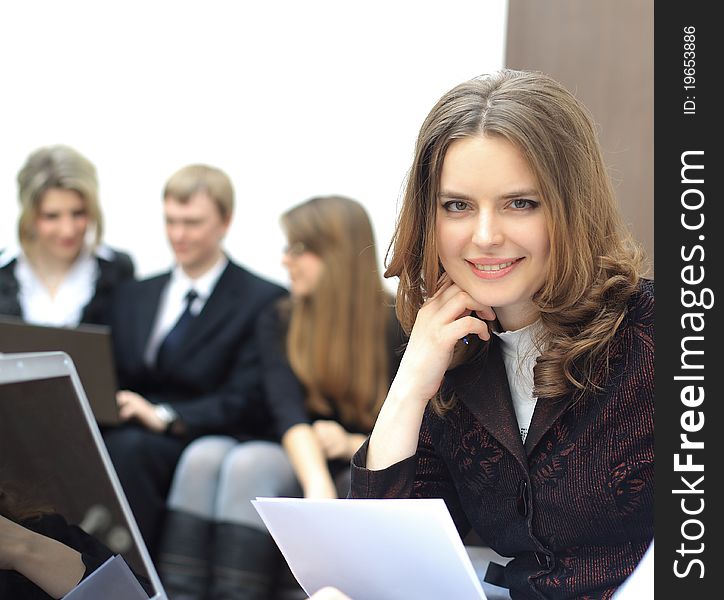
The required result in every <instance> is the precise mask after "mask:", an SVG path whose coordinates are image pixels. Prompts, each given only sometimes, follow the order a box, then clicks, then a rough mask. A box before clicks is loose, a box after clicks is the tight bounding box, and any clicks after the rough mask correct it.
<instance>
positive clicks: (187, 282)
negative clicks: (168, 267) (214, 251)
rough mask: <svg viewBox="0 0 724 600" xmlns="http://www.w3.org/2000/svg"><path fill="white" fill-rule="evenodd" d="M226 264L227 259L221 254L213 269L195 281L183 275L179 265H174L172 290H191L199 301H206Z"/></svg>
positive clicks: (227, 262)
mask: <svg viewBox="0 0 724 600" xmlns="http://www.w3.org/2000/svg"><path fill="white" fill-rule="evenodd" d="M228 264H229V259H228V258H226V256H225V255H223V254H222V256H221V258H220V259H219V260H218V261H217V263H216V264H215V265H214V266H213V267H211V268H210V269H209V270H208V271H206V273H204V274H203V275H202V276H201V277H197V278H196V279H192V278H191V277H189V276H188V275H187V274H186V273H184V270H183V269H182V268H181V266H180V265H176V266H175V267H174V269H173V271H172V272H171V285H172V286H173V287H174V288H181V289H184V290H187V291H188V290H190V289H193V290H195V291H196V293H197V294H198V296H199V299H200V300H202V301H206V300H207V299H208V297H209V296H210V295H211V292H212V291H213V290H214V287H215V286H216V283H217V282H218V280H219V277H221V274H222V273H223V272H224V269H226V265H228Z"/></svg>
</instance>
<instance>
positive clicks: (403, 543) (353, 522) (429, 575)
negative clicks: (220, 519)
mask: <svg viewBox="0 0 724 600" xmlns="http://www.w3.org/2000/svg"><path fill="white" fill-rule="evenodd" d="M252 504H253V505H254V507H255V508H256V510H257V511H258V512H259V515H260V516H261V518H262V519H263V521H264V523H265V524H266V526H267V528H268V529H269V532H270V533H271V535H272V536H273V537H274V540H275V541H276V543H277V545H278V546H279V548H280V549H281V551H282V554H283V555H284V558H285V559H286V560H287V563H288V564H289V566H290V568H291V570H292V573H293V574H294V576H295V577H296V578H297V581H299V583H300V585H301V586H302V587H303V588H304V590H305V591H306V592H307V593H308V594H310V595H311V594H312V593H314V592H316V591H317V590H319V589H320V588H322V587H324V586H328V585H331V586H334V587H336V588H338V589H340V590H341V591H343V592H344V593H345V594H347V595H348V596H350V597H351V598H352V599H353V600H410V598H415V600H441V599H447V598H455V600H485V593H484V592H483V589H482V587H481V585H480V582H479V581H478V578H477V577H476V575H475V571H474V569H473V566H472V564H471V563H470V559H469V558H468V555H467V553H466V551H465V547H464V546H463V543H462V540H461V539H460V536H459V535H458V532H457V530H456V529H455V525H454V524H453V521H452V518H451V517H450V513H449V512H448V510H447V507H446V506H445V503H444V502H443V501H442V500H440V499H415V500H306V499H300V498H257V499H256V501H252Z"/></svg>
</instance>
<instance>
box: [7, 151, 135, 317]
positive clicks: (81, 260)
mask: <svg viewBox="0 0 724 600" xmlns="http://www.w3.org/2000/svg"><path fill="white" fill-rule="evenodd" d="M18 195H19V199H20V206H21V210H20V218H19V222H18V239H19V242H20V244H19V247H17V248H5V249H4V250H3V251H2V252H0V314H2V315H10V316H15V317H20V318H21V319H23V320H25V321H28V322H30V323H38V324H45V325H56V326H67V327H75V326H77V325H78V324H79V323H93V324H107V323H108V320H109V302H110V297H111V294H112V292H113V289H114V288H115V287H116V285H117V284H119V283H120V282H122V281H125V280H128V279H132V278H133V273H134V268H133V263H132V262H131V259H130V257H129V256H128V255H127V254H124V253H122V252H118V251H116V250H112V249H111V248H109V247H108V246H104V245H101V238H102V233H103V218H102V216H101V209H100V205H99V203H98V180H97V177H96V170H95V167H94V166H93V164H92V163H91V162H90V161H89V160H88V159H87V158H85V157H84V156H82V155H81V154H80V153H78V152H77V151H76V150H74V149H73V148H70V147H68V146H47V147H44V148H40V149H38V150H36V151H35V152H33V153H32V154H31V155H30V156H29V157H28V159H27V161H26V162H25V165H23V167H22V169H21V170H20V172H19V173H18Z"/></svg>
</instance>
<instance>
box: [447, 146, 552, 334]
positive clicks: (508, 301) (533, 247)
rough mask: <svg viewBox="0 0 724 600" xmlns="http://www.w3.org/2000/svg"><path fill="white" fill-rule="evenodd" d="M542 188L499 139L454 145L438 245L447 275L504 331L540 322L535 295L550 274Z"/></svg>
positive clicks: (514, 150)
mask: <svg viewBox="0 0 724 600" xmlns="http://www.w3.org/2000/svg"><path fill="white" fill-rule="evenodd" d="M543 201H544V199H543V198H542V197H541V194H540V190H539V185H538V182H537V180H536V177H535V176H534V175H533V172H532V171H531V169H530V167H529V166H528V164H527V162H526V160H525V159H524V158H523V156H522V154H521V153H520V151H519V150H518V149H517V148H516V147H515V146H514V145H513V144H511V143H510V142H508V141H507V140H505V139H504V138H502V137H499V136H486V135H481V136H475V137H467V138H463V139H459V140H456V141H454V142H453V143H452V144H451V145H450V147H449V148H448V150H447V152H446V153H445V159H444V161H443V165H442V172H441V176H440V190H439V195H438V198H437V218H436V240H437V249H438V253H439V256H440V261H441V262H442V265H443V268H444V269H445V271H446V272H447V273H448V275H449V276H450V277H451V279H452V280H453V281H454V282H455V283H456V284H457V285H458V286H460V287H461V288H462V289H463V290H465V291H466V292H468V293H469V294H470V295H471V296H472V297H473V298H475V299H476V300H477V301H478V302H481V303H483V304H487V305H489V306H492V307H493V308H494V310H495V313H496V315H497V316H498V320H499V321H500V323H501V325H503V327H504V328H505V329H509V330H514V329H520V328H521V327H524V326H525V325H529V324H530V323H532V322H533V321H535V320H536V319H537V318H538V309H537V308H536V306H535V305H534V304H533V301H532V297H533V295H534V294H535V293H536V292H537V291H538V290H539V289H540V288H541V287H542V286H543V283H544V282H545V280H546V277H547V274H548V263H549V255H550V240H549V236H548V227H547V224H546V217H545V213H544V211H543V208H542V205H541V203H542V202H543Z"/></svg>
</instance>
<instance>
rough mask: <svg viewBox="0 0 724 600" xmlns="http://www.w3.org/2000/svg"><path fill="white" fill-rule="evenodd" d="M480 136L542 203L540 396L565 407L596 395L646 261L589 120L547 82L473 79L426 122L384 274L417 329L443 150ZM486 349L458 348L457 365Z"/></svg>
mask: <svg viewBox="0 0 724 600" xmlns="http://www.w3.org/2000/svg"><path fill="white" fill-rule="evenodd" d="M481 135H486V136H500V137H501V138H504V139H505V140H507V141H508V142H510V143H512V144H513V145H514V146H516V147H517V148H518V150H519V151H520V152H521V154H522V155H523V156H524V157H525V159H526V161H527V163H528V165H529V167H530V169H531V170H532V172H533V173H534V174H535V176H536V178H537V180H538V184H539V189H540V192H541V194H542V197H543V199H544V200H545V202H543V203H542V208H543V210H545V215H546V222H547V225H548V233H549V237H550V244H551V248H550V258H549V261H550V262H549V270H548V272H549V276H548V278H547V280H546V282H545V284H544V285H543V287H542V288H541V289H540V290H539V291H538V292H537V293H536V294H535V295H534V297H533V301H534V303H535V304H536V306H537V307H538V309H539V310H540V316H541V322H542V325H543V334H542V336H541V338H540V339H539V340H538V344H539V346H540V348H541V350H542V354H541V356H540V357H539V358H538V362H537V365H536V367H535V378H534V379H535V388H534V394H535V395H536V396H539V397H545V398H558V397H561V396H564V395H566V394H569V393H571V392H573V393H576V394H577V395H578V394H583V393H585V392H586V391H588V390H592V389H598V388H599V387H600V384H601V377H600V373H601V372H605V369H603V370H602V369H600V367H601V361H605V357H606V356H607V350H608V348H609V345H610V343H611V341H612V339H613V336H614V334H615V332H616V330H617V328H618V326H619V325H620V324H621V322H622V320H623V318H624V316H625V314H626V307H627V302H628V300H629V298H630V297H631V296H632V295H633V294H634V293H635V292H636V291H637V286H638V281H639V278H640V276H641V273H642V271H643V253H642V251H641V250H640V248H639V247H638V245H636V244H635V243H634V242H633V240H632V238H631V236H630V234H629V232H628V231H627V229H626V227H625V226H624V224H623V222H622V219H621V217H620V213H619V209H618V204H617V202H616V198H615V196H614V193H613V189H612V186H611V181H610V178H609V175H608V173H607V171H606V167H605V164H604V161H603V156H602V152H601V148H600V144H599V141H598V137H597V134H596V131H595V125H594V122H593V119H592V117H591V115H590V114H589V112H588V111H587V109H586V108H585V107H584V106H583V105H582V104H581V103H580V102H579V101H578V100H577V99H576V98H575V97H574V96H573V94H571V93H570V92H569V91H567V90H566V89H565V88H564V87H563V86H562V85H561V84H560V83H558V82H557V81H555V80H554V79H552V78H551V77H549V76H547V75H545V74H542V73H538V72H527V71H513V70H508V69H505V70H502V71H499V72H496V73H493V74H491V75H486V76H481V77H478V78H475V79H472V80H470V81H467V82H465V83H462V84H460V85H458V86H456V87H455V88H453V89H452V90H450V91H449V92H447V93H446V94H445V95H444V96H443V97H442V98H440V100H439V101H438V102H437V104H436V105H435V106H434V107H433V109H432V110H431V111H430V113H429V114H428V116H427V118H426V119H425V121H424V123H423V125H422V128H421V129H420V133H419V136H418V138H417V143H416V147H415V157H414V160H413V164H412V167H411V169H410V171H409V173H408V179H407V182H406V189H405V193H404V198H403V205H402V209H401V212H400V215H399V218H398V222H397V227H396V230H395V234H394V237H393V240H392V243H391V245H390V250H389V252H388V258H389V263H388V268H387V271H386V272H385V276H386V277H393V276H397V277H399V279H400V283H399V287H398V291H397V313H398V318H399V319H400V322H401V323H402V325H403V327H404V328H405V330H406V331H407V332H409V331H410V330H411V328H412V325H413V324H414V321H415V317H416V315H417V311H418V310H419V309H420V307H421V306H422V304H423V302H424V301H425V299H426V298H427V297H428V296H429V295H431V294H432V293H434V292H435V290H436V288H437V285H438V281H439V280H440V276H441V274H442V266H441V264H440V261H439V258H438V252H437V245H436V239H435V219H436V202H437V195H438V193H439V185H440V172H441V169H442V164H443V160H444V158H445V153H446V151H447V149H448V147H449V146H450V144H451V143H452V142H453V141H455V140H459V139H461V138H466V137H474V136H481ZM485 346H486V345H485V344H482V343H481V344H478V343H475V344H471V345H470V346H465V347H462V348H459V349H458V350H456V353H455V356H454V361H453V364H454V365H455V364H459V363H460V362H463V361H466V360H470V359H471V357H472V355H474V354H476V353H478V352H480V351H481V350H482V351H484V349H485ZM604 366H605V365H604ZM452 402H454V400H452ZM433 405H434V407H435V408H436V410H438V411H441V412H444V410H445V409H446V408H449V406H450V405H451V402H450V401H448V400H445V399H442V398H440V397H438V398H436V399H434V404H433Z"/></svg>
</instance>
